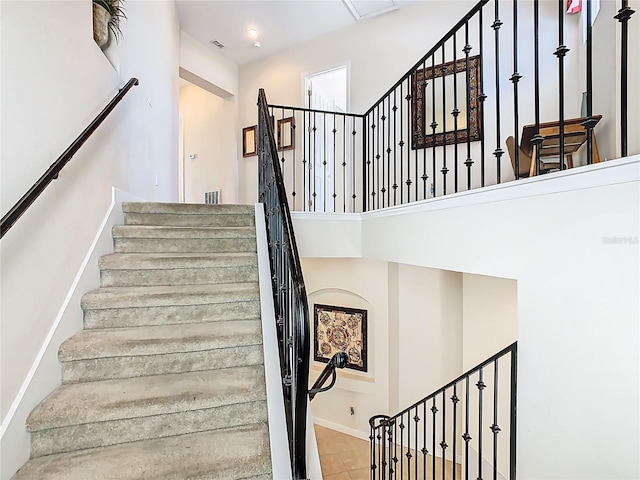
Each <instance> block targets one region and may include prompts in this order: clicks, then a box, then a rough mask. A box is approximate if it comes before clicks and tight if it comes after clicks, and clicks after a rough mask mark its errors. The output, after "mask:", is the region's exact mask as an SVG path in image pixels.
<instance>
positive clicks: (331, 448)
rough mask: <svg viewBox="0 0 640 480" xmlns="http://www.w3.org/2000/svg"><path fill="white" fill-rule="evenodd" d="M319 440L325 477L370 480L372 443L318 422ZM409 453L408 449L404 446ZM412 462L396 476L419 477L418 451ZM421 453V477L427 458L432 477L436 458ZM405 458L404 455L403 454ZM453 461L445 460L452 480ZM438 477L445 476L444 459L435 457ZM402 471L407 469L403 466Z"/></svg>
mask: <svg viewBox="0 0 640 480" xmlns="http://www.w3.org/2000/svg"><path fill="white" fill-rule="evenodd" d="M315 432H316V440H317V442H318V452H319V454H320V466H321V468H322V478H323V479H324V480H369V479H370V475H371V471H370V465H369V442H367V441H365V440H361V439H359V438H356V437H352V436H350V435H346V434H344V433H341V432H337V431H335V430H331V429H329V428H325V427H321V426H320V425H315ZM403 450H404V451H405V452H406V448H405V449H403ZM411 453H412V458H414V460H413V462H412V467H411V472H410V473H409V472H407V471H402V475H401V474H400V472H397V473H396V474H395V475H394V478H402V479H415V478H416V475H415V470H414V469H415V458H416V455H415V452H414V450H411ZM421 457H422V455H421V454H419V455H418V457H417V458H420V460H419V461H418V475H417V478H419V479H423V478H425V475H424V463H423V462H424V460H426V464H427V469H426V470H427V472H426V473H427V475H426V478H427V479H428V480H431V479H432V475H433V457H431V455H427V457H426V459H423V458H421ZM400 458H402V457H400ZM452 467H453V464H452V463H451V462H450V461H448V460H447V461H446V462H445V475H444V479H445V480H451V479H452V477H453V470H452ZM435 469H436V477H435V478H436V479H438V480H440V479H441V478H443V477H442V461H441V459H440V458H436V459H435ZM402 470H405V468H403V469H402ZM460 474H461V469H460V465H456V478H460Z"/></svg>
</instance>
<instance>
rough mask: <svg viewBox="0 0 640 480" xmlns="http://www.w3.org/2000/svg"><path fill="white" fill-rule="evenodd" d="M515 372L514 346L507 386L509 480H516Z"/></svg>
mask: <svg viewBox="0 0 640 480" xmlns="http://www.w3.org/2000/svg"><path fill="white" fill-rule="evenodd" d="M517 372H518V350H517V347H516V346H515V345H514V346H513V347H512V349H511V372H510V373H511V378H510V385H509V390H510V391H509V395H510V402H509V460H510V461H509V480H516V418H517V399H518V395H517V390H518V388H517V375H518V373H517Z"/></svg>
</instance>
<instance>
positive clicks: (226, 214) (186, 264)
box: [14, 203, 272, 480]
mask: <svg viewBox="0 0 640 480" xmlns="http://www.w3.org/2000/svg"><path fill="white" fill-rule="evenodd" d="M123 211H124V215H125V225H124V226H118V227H114V229H113V238H114V251H115V253H113V254H111V255H107V256H105V257H103V258H101V259H100V271H101V287H100V288H98V289H97V290H94V291H92V292H89V293H87V294H86V295H84V297H83V299H82V309H83V311H84V330H83V331H81V332H80V333H78V334H77V335H75V336H73V337H72V338H70V339H68V340H67V341H66V342H64V343H63V344H62V346H61V347H60V352H59V358H60V361H61V363H62V386H61V387H59V388H58V389H57V390H56V391H54V392H53V393H52V394H51V395H50V396H49V397H47V398H46V399H45V400H44V401H43V402H42V403H40V405H38V406H37V407H36V408H35V409H34V410H33V412H31V414H30V415H29V417H28V419H27V430H28V431H29V432H31V460H29V461H28V462H27V463H26V464H25V465H24V466H23V467H22V468H21V469H20V470H19V471H18V473H17V474H16V475H15V477H14V478H15V479H16V480H23V479H38V480H42V479H51V480H58V479H61V480H62V479H64V480H76V479H77V480H92V479H134V478H135V479H142V478H145V479H149V478H154V479H186V478H189V479H244V478H252V479H271V477H272V475H271V456H270V448H269V433H268V426H267V403H266V389H265V381H264V367H263V350H262V333H261V321H260V302H259V289H258V268H257V255H256V234H255V222H254V207H253V206H244V205H187V204H159V203H125V204H123Z"/></svg>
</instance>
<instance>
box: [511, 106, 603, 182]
mask: <svg viewBox="0 0 640 480" xmlns="http://www.w3.org/2000/svg"><path fill="white" fill-rule="evenodd" d="M590 118H591V119H592V120H595V123H594V126H595V125H596V124H597V123H598V122H599V121H600V119H601V118H602V115H592V116H591V117H590ZM587 120H588V119H587V118H586V117H580V118H568V119H565V121H564V142H563V143H564V149H563V152H564V157H565V158H564V159H562V160H560V159H559V158H558V157H559V156H560V122H546V123H541V124H540V135H541V136H542V138H543V140H542V143H541V144H540V172H539V173H547V172H549V171H550V170H554V169H559V168H560V161H565V160H566V165H567V168H573V154H574V153H575V152H577V151H578V149H580V147H582V145H583V144H584V143H585V142H586V141H587V130H586V129H585V127H584V123H585V121H587ZM535 133H536V126H535V125H525V126H524V127H522V139H521V140H520V172H519V173H520V175H519V177H533V176H534V175H535V174H536V168H535V167H536V166H535V162H533V161H531V159H532V158H535V156H536V147H535V146H534V145H533V144H532V143H531V140H532V139H533V137H534V135H535ZM591 140H592V147H593V156H592V160H593V163H598V162H599V161H600V155H599V153H598V142H597V141H596V132H595V130H592V135H591ZM507 149H508V150H509V155H510V156H511V164H512V165H513V171H514V173H515V139H514V138H513V137H509V138H508V139H507ZM548 157H553V158H554V159H555V161H554V162H546V163H545V162H544V160H543V159H544V158H548ZM525 165H526V166H525ZM525 168H528V171H525Z"/></svg>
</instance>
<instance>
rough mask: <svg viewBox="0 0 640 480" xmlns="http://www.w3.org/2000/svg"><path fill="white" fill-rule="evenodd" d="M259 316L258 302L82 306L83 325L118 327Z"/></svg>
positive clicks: (88, 327)
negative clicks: (134, 306)
mask: <svg viewBox="0 0 640 480" xmlns="http://www.w3.org/2000/svg"><path fill="white" fill-rule="evenodd" d="M254 318H260V302H259V301H258V300H254V301H247V302H229V303H211V304H204V305H171V306H163V307H138V308H130V307H129V308H108V309H85V310H84V328H87V329H90V328H120V327H141V326H150V325H179V324H182V323H199V322H219V321H224V320H247V319H254Z"/></svg>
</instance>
